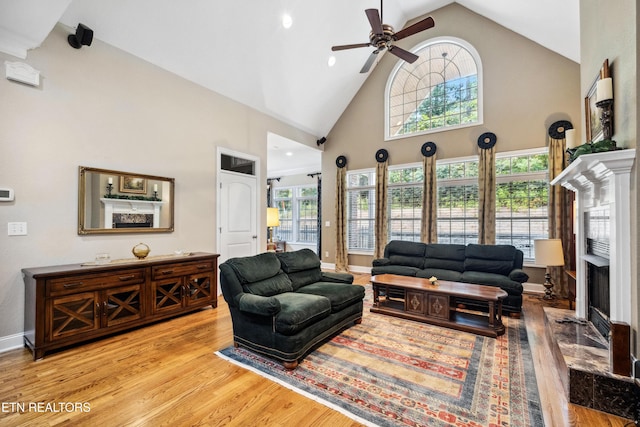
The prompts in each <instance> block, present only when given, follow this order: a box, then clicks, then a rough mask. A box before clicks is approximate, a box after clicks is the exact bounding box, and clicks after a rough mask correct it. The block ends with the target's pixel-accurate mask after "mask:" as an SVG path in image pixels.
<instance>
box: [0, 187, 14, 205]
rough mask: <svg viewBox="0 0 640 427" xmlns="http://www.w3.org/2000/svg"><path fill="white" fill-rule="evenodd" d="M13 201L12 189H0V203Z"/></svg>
mask: <svg viewBox="0 0 640 427" xmlns="http://www.w3.org/2000/svg"><path fill="white" fill-rule="evenodd" d="M12 200H13V188H2V187H0V202H10V201H12Z"/></svg>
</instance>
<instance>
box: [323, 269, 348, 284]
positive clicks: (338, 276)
mask: <svg viewBox="0 0 640 427" xmlns="http://www.w3.org/2000/svg"><path fill="white" fill-rule="evenodd" d="M322 281H323V282H337V283H353V274H350V273H333V272H330V271H323V272H322Z"/></svg>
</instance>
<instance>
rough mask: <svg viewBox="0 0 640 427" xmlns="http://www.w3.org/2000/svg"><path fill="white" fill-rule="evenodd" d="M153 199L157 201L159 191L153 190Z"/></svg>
mask: <svg viewBox="0 0 640 427" xmlns="http://www.w3.org/2000/svg"><path fill="white" fill-rule="evenodd" d="M153 200H154V201H157V200H158V192H157V191H154V192H153Z"/></svg>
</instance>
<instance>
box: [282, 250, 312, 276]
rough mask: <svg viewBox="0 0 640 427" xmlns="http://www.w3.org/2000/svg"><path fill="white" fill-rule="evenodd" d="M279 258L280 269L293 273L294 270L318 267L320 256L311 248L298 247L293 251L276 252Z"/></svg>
mask: <svg viewBox="0 0 640 427" xmlns="http://www.w3.org/2000/svg"><path fill="white" fill-rule="evenodd" d="M276 256H277V258H278V259H279V260H280V264H281V266H282V270H283V271H284V272H285V273H295V272H296V271H303V270H309V269H313V268H317V269H320V258H318V255H316V253H315V252H313V251H312V250H311V249H306V248H305V249H300V250H299V251H293V252H279V253H277V254H276Z"/></svg>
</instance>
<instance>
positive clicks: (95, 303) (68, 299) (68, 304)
mask: <svg viewBox="0 0 640 427" xmlns="http://www.w3.org/2000/svg"><path fill="white" fill-rule="evenodd" d="M47 306H48V307H47V310H48V311H49V312H50V313H51V314H50V315H48V316H47V318H49V319H51V321H50V322H48V323H49V330H48V331H47V332H48V334H49V339H50V340H52V341H53V340H59V339H64V338H67V337H69V336H74V335H77V334H83V333H86V332H90V331H93V330H96V329H98V328H99V327H100V316H99V313H100V298H99V292H82V293H78V294H72V295H66V296H61V297H55V298H51V299H50V300H49V304H47Z"/></svg>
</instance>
